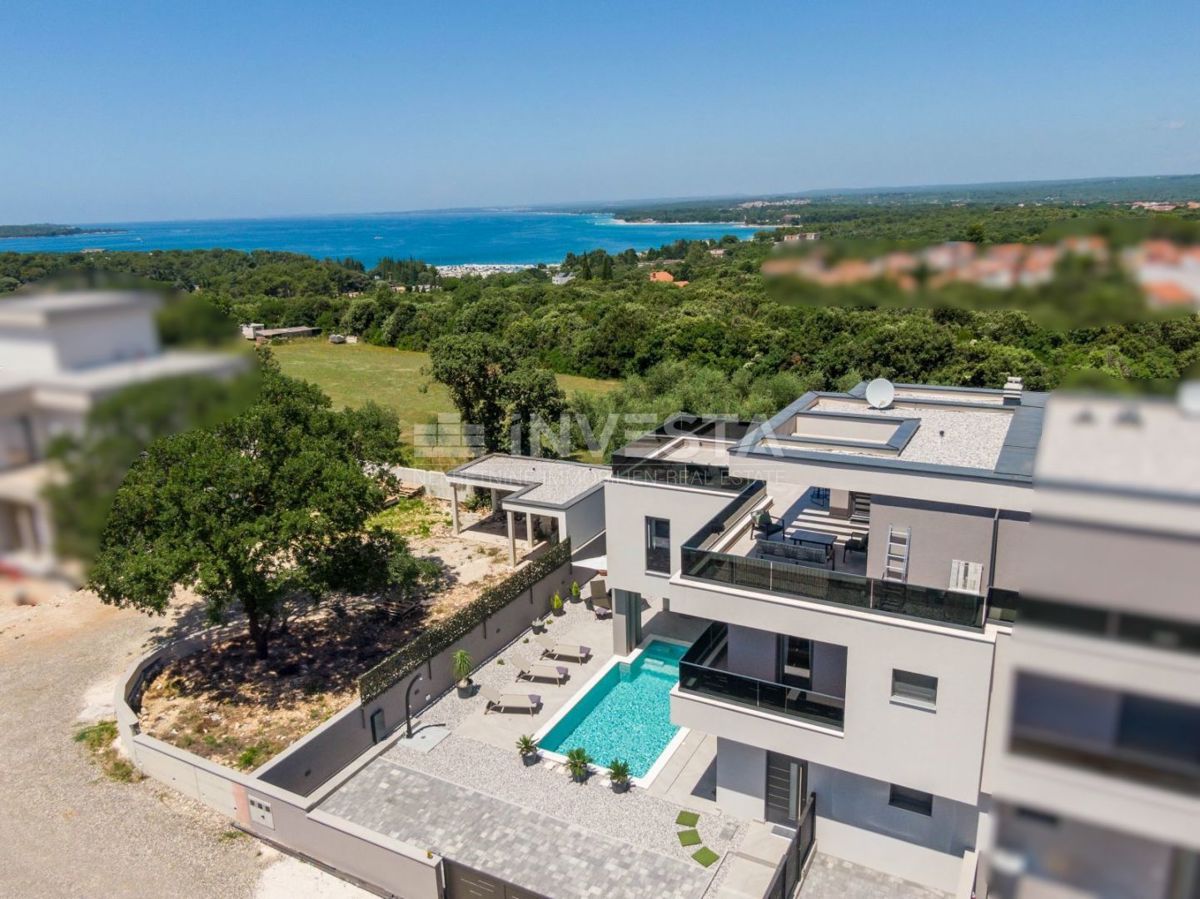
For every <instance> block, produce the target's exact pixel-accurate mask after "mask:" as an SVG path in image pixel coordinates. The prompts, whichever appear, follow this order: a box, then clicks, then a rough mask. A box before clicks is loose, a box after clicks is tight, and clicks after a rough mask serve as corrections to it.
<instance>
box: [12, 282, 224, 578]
mask: <svg viewBox="0 0 1200 899" xmlns="http://www.w3.org/2000/svg"><path fill="white" fill-rule="evenodd" d="M160 303H161V300H160V299H159V297H158V296H157V295H155V294H152V293H146V292H141V291H72V292H66V293H58V294H41V295H36V296H28V297H16V298H12V299H0V563H4V564H5V565H6V566H8V567H10V568H15V569H17V570H18V571H21V572H27V573H31V574H41V575H44V574H55V573H58V572H59V570H60V562H59V559H58V558H57V557H56V555H55V553H54V529H53V525H52V522H51V520H50V514H49V510H48V508H47V506H46V504H45V502H44V501H43V499H42V490H43V488H44V486H45V485H46V483H47V480H48V479H49V478H50V476H51V471H50V467H49V465H48V463H47V462H46V451H47V448H48V446H49V444H50V442H51V441H52V440H53V439H54V438H55V437H56V436H58V435H60V434H65V433H78V432H79V431H81V430H82V428H83V427H84V423H85V421H86V420H87V415H88V412H89V411H90V410H91V409H92V407H93V406H95V405H96V403H97V402H99V401H100V400H101V399H103V398H104V397H107V396H110V395H112V394H113V393H115V392H117V391H119V390H120V389H122V388H123V387H127V386H130V385H132V384H137V383H140V382H144V381H152V380H158V379H161V378H170V377H178V376H181V375H211V376H224V375H228V374H230V373H231V372H233V371H235V370H237V369H238V368H240V367H241V363H242V361H243V360H241V359H239V358H238V357H233V356H229V355H227V354H223V353H202V352H183V351H164V350H163V348H162V346H161V345H160V343H159V337H158V328H157V326H156V324H155V319H154V315H155V312H156V311H157V309H158V307H159V304H160Z"/></svg>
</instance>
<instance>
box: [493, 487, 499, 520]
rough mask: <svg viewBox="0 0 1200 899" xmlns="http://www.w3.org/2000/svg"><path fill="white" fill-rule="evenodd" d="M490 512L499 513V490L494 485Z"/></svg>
mask: <svg viewBox="0 0 1200 899" xmlns="http://www.w3.org/2000/svg"><path fill="white" fill-rule="evenodd" d="M492 514H493V515H499V514H500V491H499V490H497V489H496V488H495V487H493V488H492Z"/></svg>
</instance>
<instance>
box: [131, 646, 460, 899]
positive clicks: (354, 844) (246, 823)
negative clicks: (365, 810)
mask: <svg viewBox="0 0 1200 899" xmlns="http://www.w3.org/2000/svg"><path fill="white" fill-rule="evenodd" d="M221 636H222V632H221V631H220V630H216V631H212V632H209V633H206V634H203V635H198V636H196V637H193V638H189V639H185V640H181V641H177V642H176V643H173V644H170V645H168V646H165V647H162V648H161V649H159V650H156V651H154V652H151V653H149V654H147V655H146V656H143V657H142V658H141V659H138V660H137V661H136V662H135V663H134V664H133V665H132V666H131V667H130V668H129V670H128V671H127V672H126V675H125V677H124V678H123V679H122V680H121V682H120V684H119V686H118V688H117V695H116V697H115V700H116V717H117V727H118V730H119V733H120V738H121V742H122V745H123V746H124V747H125V748H126V750H127V751H128V752H129V754H130V756H131V757H132V759H133V761H134V763H135V764H136V765H137V766H138V768H139V769H141V770H142V771H143V772H144V773H145V774H147V775H148V776H150V777H152V778H154V779H155V780H157V781H159V782H160V783H163V784H166V785H167V786H170V787H172V788H173V789H175V790H177V791H179V792H180V793H183V794H184V795H185V796H188V797H190V798H192V799H195V800H197V801H199V802H202V803H204V804H205V805H208V806H209V807H210V808H213V809H214V810H216V811H217V812H219V813H221V814H223V815H225V816H226V817H228V818H229V819H230V820H232V821H234V822H235V823H237V824H238V825H239V826H240V827H242V828H243V829H245V830H248V831H250V832H251V833H253V834H255V835H256V836H259V837H262V838H263V839H265V840H269V841H270V842H272V843H275V844H277V845H280V846H282V847H284V848H286V849H288V850H290V851H292V852H295V853H298V854H300V855H303V856H307V857H310V858H313V859H316V860H318V861H320V863H321V864H323V865H326V866H328V867H330V868H332V869H334V870H335V871H337V872H339V873H340V874H342V875H344V876H347V877H349V878H351V879H354V880H358V881H361V882H363V883H366V884H369V885H370V886H372V887H373V888H375V889H376V890H381V891H384V892H386V893H391V894H393V895H396V896H400V897H404V899H440V897H441V895H442V887H443V879H442V859H441V857H440V856H436V855H433V856H431V855H429V854H428V853H427V852H426V851H424V850H423V849H420V848H417V847H413V846H409V845H408V844H405V843H401V842H399V841H398V840H393V839H390V838H388V837H386V836H384V835H382V834H376V833H372V832H371V831H368V830H366V829H364V828H362V827H358V826H357V825H353V824H351V823H349V822H347V821H343V820H341V819H339V818H336V817H334V816H332V815H327V814H325V813H323V812H321V811H318V810H317V808H316V806H317V803H318V802H319V801H320V800H321V799H322V798H324V794H322V795H319V796H314V797H312V798H305V797H303V796H299V795H297V794H295V793H292V792H290V791H288V790H284V789H281V788H279V787H278V786H276V785H274V784H270V783H266V782H265V781H263V780H261V779H260V778H258V777H257V776H256V775H254V774H244V773H242V772H238V771H233V770H231V769H229V768H225V767H224V766H222V765H218V764H215V763H214V762H211V761H209V760H207V759H202V758H200V757H199V756H196V755H193V754H192V753H190V752H187V751H185V750H183V749H179V748H178V747H175V746H171V745H169V744H167V743H164V742H163V741H161V740H157V739H155V738H153V737H150V736H147V735H145V734H142V733H139V729H138V718H137V712H136V710H135V707H136V705H137V702H138V700H139V697H140V695H141V690H142V687H143V684H144V676H145V674H146V673H147V672H148V671H150V672H152V671H153V670H154V669H155V667H157V666H158V665H161V664H162V663H163V662H164V661H166V660H169V659H172V658H176V657H179V656H182V655H186V654H188V653H190V652H195V651H198V650H200V649H203V648H204V647H205V646H207V645H208V644H209V643H211V642H212V641H214V640H217V639H220V638H221ZM252 803H254V804H255V805H253V806H252ZM261 805H265V806H266V807H267V808H269V810H270V814H269V818H268V817H267V816H266V815H263V814H262V813H261V812H260V811H259V808H258V806H261Z"/></svg>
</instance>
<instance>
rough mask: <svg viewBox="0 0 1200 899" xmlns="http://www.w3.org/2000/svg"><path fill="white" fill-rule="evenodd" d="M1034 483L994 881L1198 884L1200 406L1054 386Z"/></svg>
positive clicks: (996, 761) (1002, 888)
mask: <svg viewBox="0 0 1200 899" xmlns="http://www.w3.org/2000/svg"><path fill="white" fill-rule="evenodd" d="M1034 485H1035V491H1034V493H1035V501H1034V508H1033V522H1032V527H1031V528H1030V537H1031V539H1030V540H1029V541H1028V542H1027V543H1026V554H1025V558H1024V561H1023V564H1022V569H1023V576H1022V585H1021V587H1022V596H1021V602H1020V612H1019V619H1018V622H1017V624H1016V626H1015V627H1014V628H1013V630H1012V634H1011V637H1008V636H1005V637H1004V638H1003V640H1002V642H1001V643H1000V644H999V645H998V647H997V665H996V674H995V687H994V693H993V702H992V706H993V707H992V712H991V719H992V730H993V733H992V735H991V736H990V738H989V745H988V754H987V758H988V763H987V766H986V767H985V776H984V787H985V790H987V791H988V792H992V793H993V796H994V798H995V800H996V811H995V814H994V818H995V821H994V824H993V830H994V832H995V840H994V842H995V849H994V851H993V852H992V853H991V854H990V856H991V857H990V865H989V867H990V871H989V872H988V875H989V876H988V880H989V886H990V893H989V895H991V896H993V897H998V899H1014V897H1017V896H1035V895H1036V896H1051V895H1053V896H1131V897H1132V896H1138V897H1153V899H1176V897H1179V899H1189V897H1194V896H1197V895H1200V592H1198V590H1197V570H1198V569H1197V563H1198V562H1200V415H1197V413H1196V411H1193V412H1192V413H1191V414H1190V415H1189V414H1188V412H1187V411H1185V409H1184V408H1183V407H1182V406H1181V405H1179V404H1175V403H1172V402H1169V401H1163V400H1140V401H1134V400H1130V399H1124V398H1096V397H1085V396H1068V395H1058V394H1055V395H1054V397H1053V398H1052V399H1051V400H1050V402H1049V404H1048V405H1047V409H1046V419H1045V429H1044V434H1043V437H1042V440H1041V446H1040V449H1039V451H1038V459H1037V466H1036V469H1035V471H1034ZM980 895H983V892H982V891H980Z"/></svg>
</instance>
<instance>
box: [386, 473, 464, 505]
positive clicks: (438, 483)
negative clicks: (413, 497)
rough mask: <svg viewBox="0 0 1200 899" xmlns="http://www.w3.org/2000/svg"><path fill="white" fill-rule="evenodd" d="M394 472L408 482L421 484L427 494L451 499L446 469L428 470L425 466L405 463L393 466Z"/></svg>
mask: <svg viewBox="0 0 1200 899" xmlns="http://www.w3.org/2000/svg"><path fill="white" fill-rule="evenodd" d="M392 474H394V475H395V476H396V477H398V478H399V479H400V480H402V481H404V482H405V483H408V484H420V485H421V486H423V487H424V488H425V493H426V495H427V496H432V497H434V498H435V499H450V497H451V495H452V494H451V492H450V482H449V481H447V480H446V473H445V472H444V471H426V470H425V469H424V468H408V467H406V466H403V465H394V466H392Z"/></svg>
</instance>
